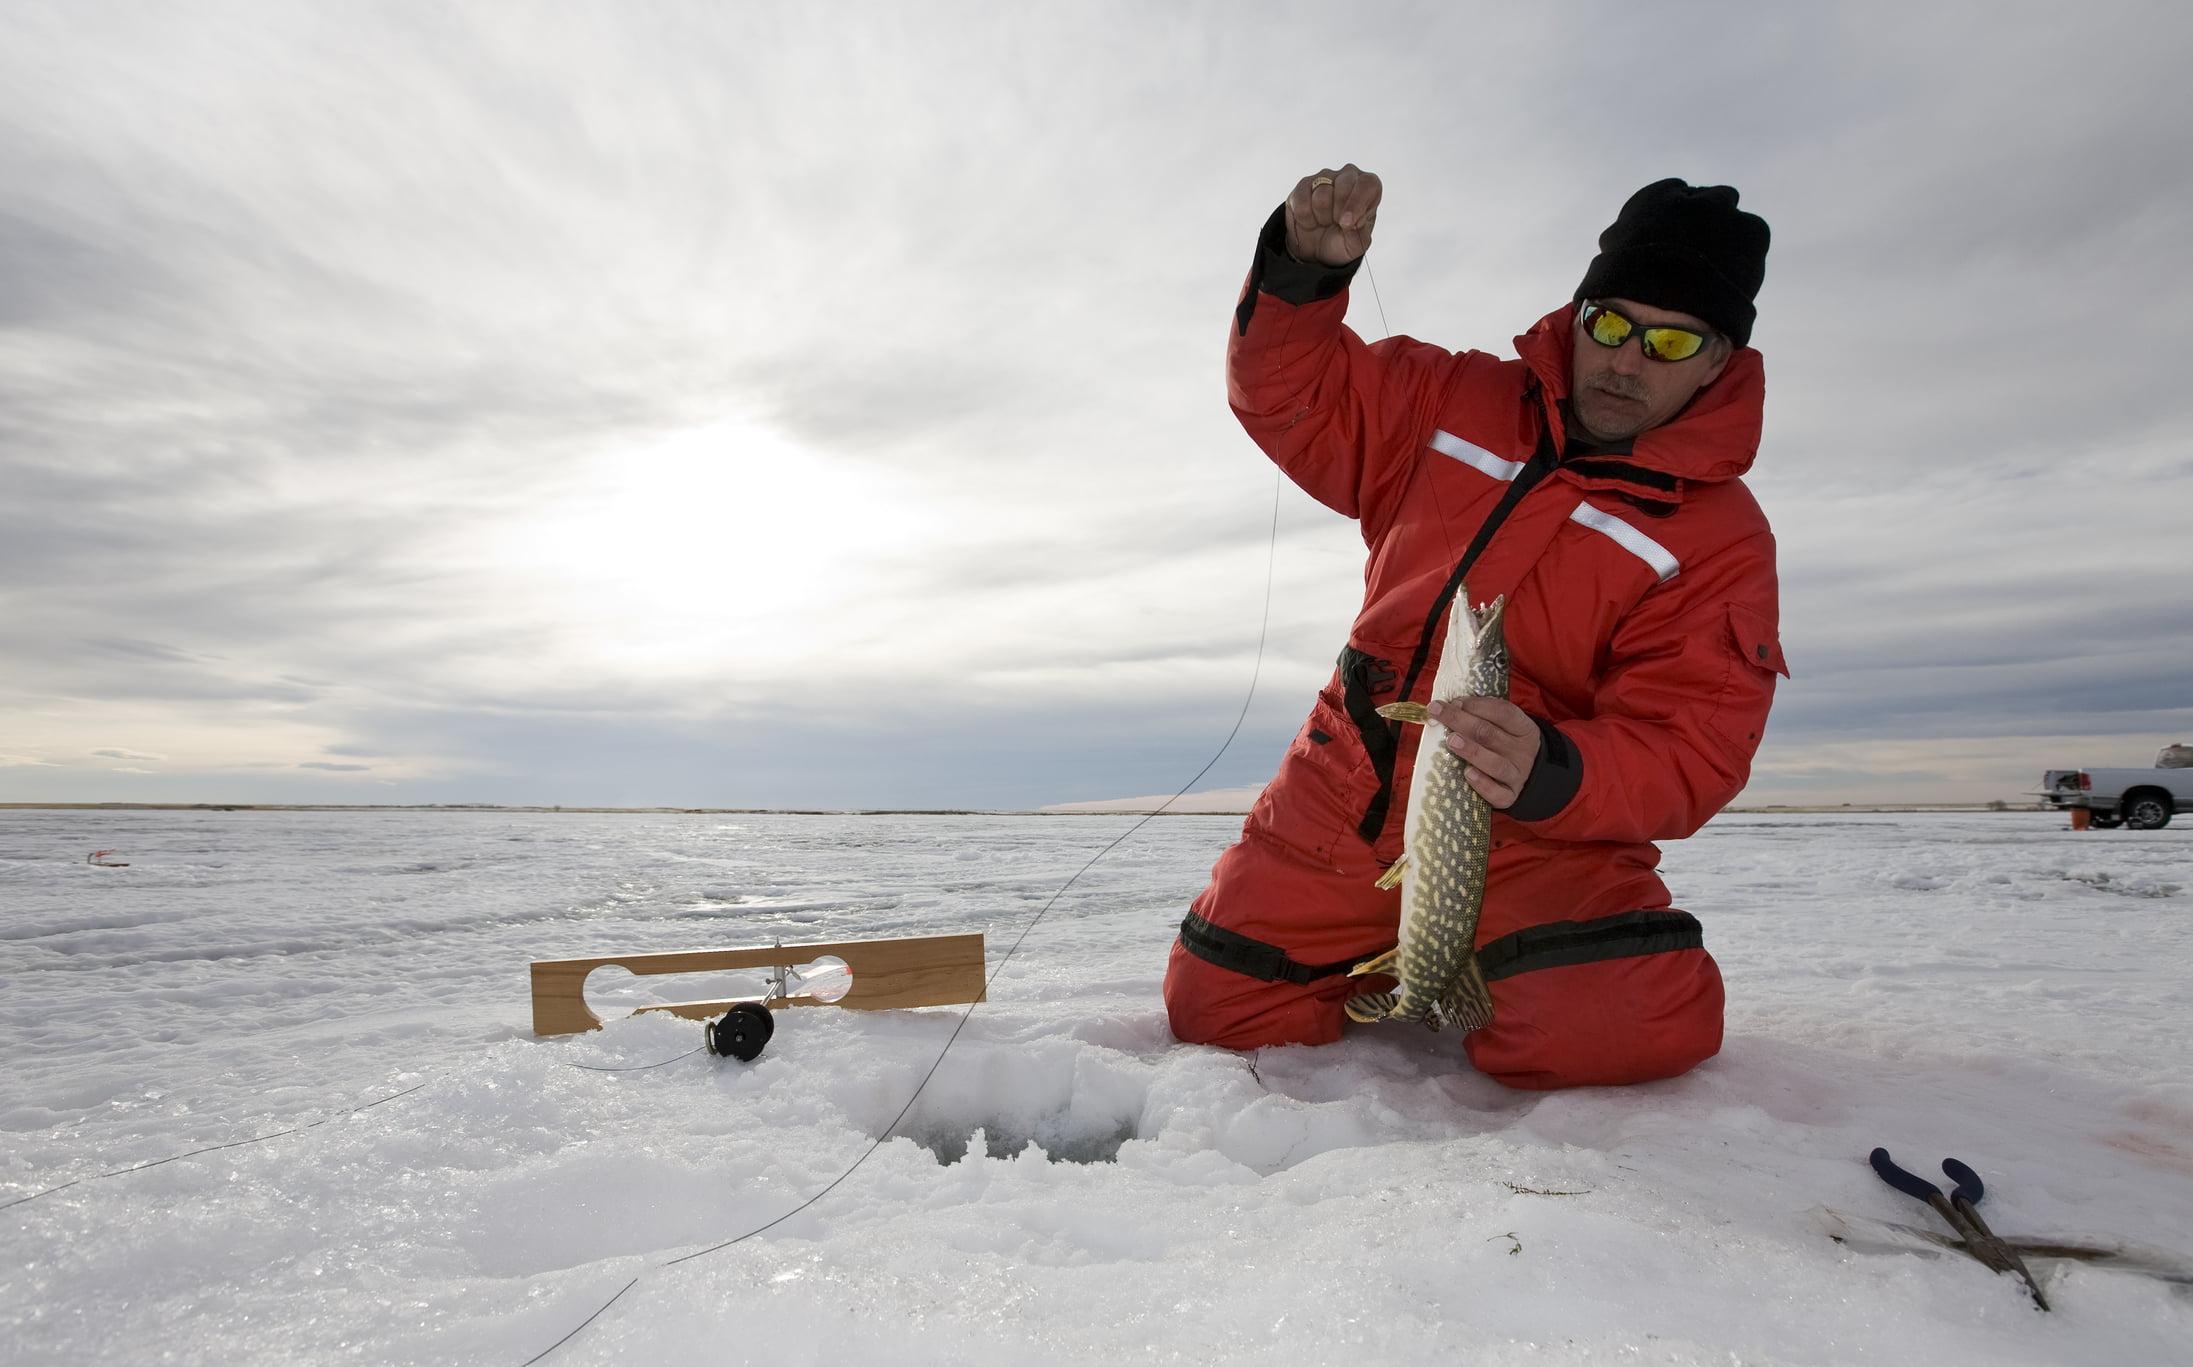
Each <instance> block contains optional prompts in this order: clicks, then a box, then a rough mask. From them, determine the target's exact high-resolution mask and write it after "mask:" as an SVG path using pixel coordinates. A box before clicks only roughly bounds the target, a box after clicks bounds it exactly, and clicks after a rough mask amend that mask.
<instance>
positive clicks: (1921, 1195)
mask: <svg viewBox="0 0 2193 1367" xmlns="http://www.w3.org/2000/svg"><path fill="white" fill-rule="evenodd" d="M1867 1161H1869V1162H1871V1163H1872V1164H1873V1170H1874V1171H1875V1172H1877V1173H1879V1174H1881V1180H1882V1181H1884V1182H1886V1183H1888V1184H1889V1185H1890V1186H1892V1187H1894V1188H1896V1190H1898V1191H1900V1192H1902V1193H1903V1194H1904V1195H1906V1196H1910V1197H1915V1198H1916V1199H1918V1200H1921V1201H1925V1200H1929V1199H1939V1198H1940V1197H1941V1194H1942V1189H1941V1188H1940V1187H1938V1186H1935V1185H1934V1184H1933V1183H1932V1182H1929V1181H1927V1180H1926V1179H1925V1178H1924V1177H1921V1176H1919V1175H1918V1174H1917V1173H1912V1172H1905V1171H1904V1170H1903V1169H1902V1168H1899V1167H1897V1166H1896V1162H1895V1160H1894V1159H1892V1158H1890V1157H1889V1156H1888V1150H1887V1149H1875V1150H1874V1151H1873V1156H1872V1157H1871V1158H1870V1159H1868V1160H1867ZM1951 1161H1953V1162H1954V1161H1955V1160H1951ZM1959 1166H1960V1167H1961V1166H1963V1165H1962V1164H1959ZM1966 1171H1968V1172H1969V1171H1970V1169H1966ZM1951 1175H1952V1176H1955V1174H1954V1173H1953V1174H1951ZM1975 1180H1977V1179H1975Z"/></svg>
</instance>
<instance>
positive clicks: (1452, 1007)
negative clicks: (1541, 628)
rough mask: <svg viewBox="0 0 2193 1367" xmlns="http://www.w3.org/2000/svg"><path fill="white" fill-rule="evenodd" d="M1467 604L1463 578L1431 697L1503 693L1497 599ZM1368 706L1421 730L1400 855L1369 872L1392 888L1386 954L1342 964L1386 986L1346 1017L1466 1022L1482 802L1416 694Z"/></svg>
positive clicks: (1486, 845)
mask: <svg viewBox="0 0 2193 1367" xmlns="http://www.w3.org/2000/svg"><path fill="white" fill-rule="evenodd" d="M1469 603H1470V590H1469V586H1468V585H1467V584H1465V585H1463V586H1462V587H1461V588H1460V589H1459V590H1458V591H1457V592H1456V593H1455V596H1454V612H1453V615H1452V616H1451V617H1450V619H1449V620H1448V623H1447V641H1446V645H1445V647H1444V648H1443V649H1442V650H1441V651H1440V652H1439V670H1438V672H1437V673H1436V674H1435V675H1434V676H1433V678H1432V696H1433V697H1434V698H1437V699H1439V700H1440V701H1441V702H1455V701H1459V700H1460V699H1463V698H1468V697H1481V698H1505V697H1507V696H1508V645H1507V638H1506V636H1505V634H1504V633H1503V632H1502V630H1501V614H1502V612H1503V611H1504V610H1505V608H1506V606H1507V600H1506V599H1505V598H1504V597H1503V598H1495V599H1493V600H1492V604H1491V605H1490V606H1489V607H1486V608H1484V609H1482V610H1472V609H1471V607H1470V605H1469ZM1378 715H1380V716H1382V717H1386V718H1388V719H1390V720H1393V721H1403V722H1415V723H1417V724H1418V725H1420V726H1422V727H1423V731H1422V733H1421V734H1420V736H1419V737H1418V740H1417V746H1416V773H1415V776H1414V777H1413V778H1412V779H1411V780H1410V783H1409V809H1408V818H1407V820H1406V822H1405V823H1404V825H1403V827H1402V837H1401V858H1400V859H1399V860H1397V861H1395V863H1394V866H1393V867H1392V868H1390V869H1388V870H1386V872H1385V873H1384V874H1383V875H1382V876H1381V877H1380V878H1379V880H1378V886H1380V887H1382V888H1391V887H1393V886H1394V885H1395V884H1397V883H1398V884H1399V885H1400V887H1401V930H1400V936H1399V940H1398V942H1397V943H1396V944H1395V945H1394V947H1393V948H1392V949H1390V950H1388V951H1387V952H1386V953H1384V954H1381V955H1379V956H1378V957H1377V958H1375V959H1369V960H1366V961H1364V962H1363V963H1360V964H1357V965H1356V966H1355V967H1354V968H1353V969H1351V970H1349V976H1350V977H1362V976H1366V975H1368V974H1373V973H1379V974H1384V975H1386V976H1388V977H1391V978H1393V979H1394V980H1395V984H1396V985H1395V987H1394V990H1393V991H1391V992H1364V993H1359V994H1357V995H1356V996H1353V997H1350V998H1349V999H1348V1002H1347V1011H1348V1018H1349V1019H1350V1020H1355V1021H1361V1022H1364V1023H1369V1022H1371V1021H1379V1020H1413V1021H1422V1022H1424V1023H1425V1024H1426V1025H1429V1026H1430V1027H1431V1028H1432V1029H1434V1030H1437V1029H1439V1028H1440V1027H1441V1026H1443V1025H1455V1026H1459V1027H1460V1028H1461V1029H1462V1030H1463V1031H1464V1032H1468V1031H1471V1030H1475V1029H1477V1028H1478V1027H1479V1026H1482V1025H1485V1024H1488V1023H1490V1022H1491V1020H1492V991H1491V989H1490V988H1488V987H1486V986H1485V974H1484V971H1483V970H1482V969H1480V968H1479V967H1478V964H1477V916H1478V913H1479V912H1480V911H1482V910H1483V909H1484V904H1485V861H1486V858H1487V857H1488V856H1489V855H1490V853H1491V851H1492V838H1491V833H1492V809H1491V808H1490V807H1488V806H1487V805H1486V804H1485V799H1484V798H1482V797H1480V796H1478V793H1477V790H1476V789H1475V788H1472V787H1471V786H1470V785H1469V782H1468V780H1466V779H1465V778H1464V777H1463V774H1464V773H1465V772H1466V771H1467V770H1468V768H1469V766H1468V765H1467V764H1466V763H1464V761H1463V759H1462V757H1461V756H1459V755H1457V754H1455V753H1454V752H1453V751H1452V750H1449V749H1448V748H1447V747H1446V745H1445V744H1444V743H1443V742H1444V741H1445V740H1446V728H1445V727H1442V726H1436V725H1432V724H1430V723H1431V716H1430V713H1429V712H1427V711H1426V710H1425V706H1424V704H1423V703H1420V702H1396V703H1388V704H1386V705H1385V706H1384V707H1381V708H1379V709H1378Z"/></svg>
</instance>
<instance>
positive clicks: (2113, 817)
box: [2040, 745, 2193, 831]
mask: <svg viewBox="0 0 2193 1367" xmlns="http://www.w3.org/2000/svg"><path fill="white" fill-rule="evenodd" d="M2155 761H2156V762H2155V767H2154V768H2152V769H2051V770H2049V771H2048V772H2047V773H2045V774H2043V775H2042V776H2041V792H2040V796H2041V797H2043V798H2045V799H2047V801H2048V804H2049V805H2050V806H2052V807H2055V808H2057V809H2059V810H2061V809H2065V808H2071V807H2084V808H2086V809H2087V810H2088V811H2089V812H2091V813H2093V815H2092V817H2091V818H2090V820H2091V821H2092V822H2093V824H2094V825H2096V826H2102V827H2105V828H2106V827H2113V826H2125V827H2129V828H2130V829H2132V830H2135V831H2159V830H2161V829H2162V828H2163V827H2165V826H2167V825H2169V824H2170V818H2171V817H2172V816H2173V815H2175V814H2176V813H2178V812H2183V811H2189V810H2193V746H2184V745H2168V746H2165V747H2163V752H2162V753H2161V754H2160V755H2158V756H2156V757H2155Z"/></svg>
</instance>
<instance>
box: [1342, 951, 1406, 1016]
mask: <svg viewBox="0 0 2193 1367" xmlns="http://www.w3.org/2000/svg"><path fill="white" fill-rule="evenodd" d="M1400 957H1401V948H1400V946H1398V945H1396V946H1395V947H1394V948H1392V949H1389V950H1387V951H1386V952H1385V953H1383V954H1381V955H1379V956H1378V957H1377V958H1375V959H1365V960H1364V961H1363V962H1362V963H1359V964H1357V965H1356V966H1355V967H1354V968H1351V969H1349V970H1348V976H1349V977H1351V978H1367V977H1369V976H1371V975H1372V974H1374V973H1382V974H1385V975H1386V976H1388V977H1391V976H1393V973H1394V967H1395V963H1396V961H1397V960H1399V959H1400ZM1400 1004H1401V998H1400V996H1399V995H1398V994H1396V993H1393V992H1358V993H1356V994H1355V995H1354V996H1352V997H1350V998H1348V1000H1347V1002H1346V1006H1345V1009H1346V1010H1347V1013H1348V1019H1349V1020H1352V1021H1354V1022H1355V1023H1356V1024H1358V1025H1369V1024H1370V1023H1371V1022H1372V1021H1382V1020H1384V1019H1386V1017H1388V1016H1390V1015H1392V1014H1393V1009H1394V1007H1396V1006H1398V1005H1400Z"/></svg>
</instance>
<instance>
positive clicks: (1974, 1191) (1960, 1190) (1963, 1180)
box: [1942, 1158, 1987, 1205]
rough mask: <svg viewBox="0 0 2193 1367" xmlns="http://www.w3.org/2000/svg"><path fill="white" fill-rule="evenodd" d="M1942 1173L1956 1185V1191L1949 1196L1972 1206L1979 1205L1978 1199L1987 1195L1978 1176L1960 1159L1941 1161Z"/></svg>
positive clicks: (1984, 1185)
mask: <svg viewBox="0 0 2193 1367" xmlns="http://www.w3.org/2000/svg"><path fill="white" fill-rule="evenodd" d="M1942 1171H1943V1172H1944V1173H1947V1174H1948V1175H1949V1180H1950V1181H1952V1182H1955V1183H1956V1184H1957V1190H1955V1191H1954V1192H1951V1193H1950V1195H1952V1196H1955V1197H1958V1198H1960V1199H1962V1200H1965V1201H1969V1202H1971V1203H1972V1204H1973V1205H1978V1204H1980V1198H1981V1197H1983V1196H1985V1195H1987V1186H1986V1184H1984V1183H1982V1182H1981V1181H1980V1174H1978V1173H1976V1172H1974V1171H1973V1170H1972V1169H1971V1168H1970V1167H1969V1166H1967V1165H1966V1163H1965V1161H1964V1160H1963V1159H1962V1158H1945V1159H1943V1160H1942Z"/></svg>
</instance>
